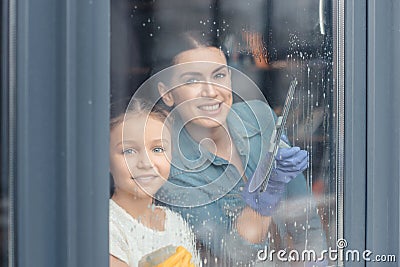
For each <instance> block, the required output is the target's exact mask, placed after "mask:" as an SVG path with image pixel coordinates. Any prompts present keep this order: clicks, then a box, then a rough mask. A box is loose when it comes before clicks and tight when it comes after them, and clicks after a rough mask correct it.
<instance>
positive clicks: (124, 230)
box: [109, 99, 200, 267]
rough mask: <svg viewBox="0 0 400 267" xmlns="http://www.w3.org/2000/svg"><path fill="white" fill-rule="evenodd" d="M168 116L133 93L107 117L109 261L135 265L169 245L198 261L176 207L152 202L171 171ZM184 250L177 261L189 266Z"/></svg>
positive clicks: (191, 237)
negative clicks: (119, 110)
mask: <svg viewBox="0 0 400 267" xmlns="http://www.w3.org/2000/svg"><path fill="white" fill-rule="evenodd" d="M166 119H167V113H166V112H165V111H164V110H162V109H159V108H157V107H153V105H151V104H149V103H147V102H145V101H143V100H137V99H133V100H132V101H131V102H130V105H129V107H128V109H127V111H126V112H125V114H124V113H121V114H119V115H117V116H116V117H114V118H112V119H111V123H110V172H111V175H112V177H113V182H114V192H113V194H112V197H111V199H110V219H109V220H110V226H109V227H110V229H109V230H110V266H111V267H117V266H125V267H127V266H130V267H133V266H138V262H139V261H140V260H141V259H142V257H143V256H144V255H146V254H149V253H151V252H153V251H155V250H158V249H160V248H163V247H165V246H168V245H173V246H176V247H178V246H182V247H184V248H185V249H186V250H187V251H189V252H190V254H191V255H192V256H193V258H192V260H191V261H192V263H194V264H195V265H196V266H200V263H199V258H198V255H197V253H196V250H195V245H194V239H193V234H192V232H191V231H190V229H189V228H188V226H187V224H186V223H185V222H184V221H183V219H182V218H181V217H180V215H178V214H177V213H174V212H172V211H171V210H169V209H168V208H165V207H159V206H155V205H154V204H153V195H154V194H155V193H156V192H157V190H158V189H159V188H160V187H161V186H162V185H163V183H164V182H165V181H166V179H168V175H169V171H170V163H169V159H170V158H171V134H170V131H169V129H168V124H167V120H166ZM187 251H186V252H187ZM188 254H189V253H183V254H182V253H181V254H180V255H183V256H182V257H181V258H180V259H179V262H180V263H183V262H185V263H186V264H184V263H183V265H180V266H190V264H189V260H188V258H190V256H188ZM174 256H175V259H176V258H177V256H176V255H174ZM184 256H186V258H185V260H183V258H184ZM174 266H175V264H174Z"/></svg>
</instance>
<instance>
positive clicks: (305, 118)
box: [111, 0, 337, 266]
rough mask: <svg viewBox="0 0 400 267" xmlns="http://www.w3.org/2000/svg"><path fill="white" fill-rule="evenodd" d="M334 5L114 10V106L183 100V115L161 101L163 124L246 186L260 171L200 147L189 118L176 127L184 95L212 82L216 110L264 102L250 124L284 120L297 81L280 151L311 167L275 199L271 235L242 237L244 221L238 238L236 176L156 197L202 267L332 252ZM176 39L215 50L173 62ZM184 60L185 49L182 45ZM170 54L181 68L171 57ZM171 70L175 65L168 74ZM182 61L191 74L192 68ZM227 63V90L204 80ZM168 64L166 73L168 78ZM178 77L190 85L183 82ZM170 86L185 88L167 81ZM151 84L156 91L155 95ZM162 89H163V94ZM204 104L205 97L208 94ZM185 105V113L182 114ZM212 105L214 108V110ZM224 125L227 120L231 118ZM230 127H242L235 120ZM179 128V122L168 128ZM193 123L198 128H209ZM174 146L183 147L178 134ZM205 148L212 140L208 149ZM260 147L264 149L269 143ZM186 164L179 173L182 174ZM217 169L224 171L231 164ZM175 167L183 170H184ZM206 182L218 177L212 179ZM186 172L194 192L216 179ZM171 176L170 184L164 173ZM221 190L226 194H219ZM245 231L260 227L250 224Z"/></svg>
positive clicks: (272, 0)
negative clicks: (182, 227) (167, 119)
mask: <svg viewBox="0 0 400 267" xmlns="http://www.w3.org/2000/svg"><path fill="white" fill-rule="evenodd" d="M333 4H335V3H333V2H332V1H330V0H325V1H317V0H306V1H291V0H257V1H219V0H217V1H185V2H182V1H111V6H112V9H111V10H112V17H111V20H112V25H111V28H112V35H111V36H112V39H111V40H112V51H111V53H112V54H111V55H112V70H111V72H112V76H111V82H112V84H111V87H112V95H111V101H112V102H116V101H118V100H119V99H121V98H125V97H128V98H130V97H132V96H134V95H135V93H136V96H139V97H141V98H143V97H147V98H148V99H150V100H152V101H154V103H155V102H162V101H160V95H159V93H161V96H165V95H166V93H167V92H168V90H172V89H173V90H175V91H178V90H180V92H181V93H180V94H176V95H175V96H177V95H179V96H181V98H180V100H182V102H181V103H179V104H181V105H175V104H176V103H175V102H176V101H175V102H174V103H171V105H169V103H168V99H165V98H163V100H164V101H163V102H164V104H166V105H167V106H168V107H169V108H171V116H176V117H177V118H179V119H183V123H182V125H181V127H180V128H179V127H178V128H179V129H180V130H182V129H185V130H187V132H186V134H189V135H188V136H186V138H188V140H191V141H193V142H194V143H195V144H198V146H197V148H200V150H198V151H197V152H198V153H200V152H201V153H200V154H201V155H206V154H207V153H211V155H213V156H214V158H212V159H211V160H210V161H213V160H214V161H215V157H216V158H217V159H218V158H221V159H222V160H223V159H225V160H227V162H228V163H231V164H232V165H233V166H234V167H236V169H237V170H241V169H242V174H243V173H244V174H245V175H244V176H245V177H246V178H251V177H252V175H253V173H254V171H255V167H256V166H257V164H255V165H254V164H247V162H246V161H244V160H243V158H242V159H240V156H239V157H236V158H235V157H234V156H233V158H229V157H224V156H221V155H224V154H223V152H221V151H218V143H217V142H216V141H215V140H213V138H210V136H208V138H206V137H207V136H206V135H204V136H203V137H202V138H200V137H199V136H196V134H194V133H200V131H197V132H196V131H190V127H191V126H190V122H191V120H192V119H191V118H185V115H188V114H189V115H190V114H191V113H190V112H191V109H190V102H191V101H192V100H191V99H194V98H195V95H193V96H190V92H194V91H195V90H198V89H197V87H196V86H198V87H199V88H200V87H202V86H203V87H204V86H206V85H205V84H208V85H209V84H212V85H214V86H215V84H217V85H218V84H219V85H220V87H222V88H224V89H221V90H220V91H221V92H223V93H222V95H223V97H221V99H218V101H220V100H221V101H222V102H223V104H224V105H226V108H227V112H229V110H231V108H232V107H233V109H234V110H235V108H236V110H237V107H238V106H239V105H242V104H241V103H250V104H249V105H250V106H251V104H252V103H253V102H251V101H254V99H261V100H262V102H263V104H262V107H261V109H262V110H263V111H262V112H264V113H263V114H257V112H260V111H255V114H256V115H254V116H258V115H259V116H264V115H265V113H268V112H271V111H273V113H272V112H271V114H272V115H271V118H272V121H273V120H274V118H276V117H279V116H280V115H282V108H283V105H284V103H285V98H286V95H287V92H288V88H289V84H290V81H291V80H293V79H294V78H296V80H297V81H298V85H297V88H296V91H295V94H294V98H293V101H292V106H291V110H290V113H289V116H288V118H287V121H286V126H285V136H286V138H287V139H286V140H285V141H286V143H287V144H288V145H289V146H297V147H300V148H301V149H302V150H306V151H308V153H309V164H308V168H307V169H305V170H304V171H303V172H302V174H300V175H299V176H297V177H296V178H295V179H293V180H292V181H290V182H289V184H288V186H287V188H286V192H285V195H284V198H283V200H282V201H281V202H279V205H278V206H277V208H276V209H275V210H274V211H273V213H272V214H271V215H269V216H267V217H269V218H272V220H271V221H270V222H269V223H267V224H266V225H268V227H267V229H266V230H265V233H264V236H263V237H262V238H261V239H260V240H253V239H252V238H249V237H247V238H246V236H243V235H241V232H243V231H244V232H247V233H249V232H254V229H250V227H251V226H250V225H251V223H248V226H247V227H249V229H246V230H243V229H242V228H240V227H238V225H240V224H241V221H240V220H241V217H240V215H241V214H242V213H244V212H246V210H245V207H246V201H244V197H243V194H242V193H241V192H242V190H243V187H244V190H246V182H245V179H242V178H243V175H240V174H238V175H237V176H235V175H233V176H235V177H234V178H233V181H235V183H234V184H232V186H228V185H229V183H222V184H220V185H218V184H215V186H216V187H215V188H214V189H215V191H213V190H208V189H207V190H203V191H202V193H204V192H206V194H201V193H196V192H194V191H193V193H190V194H189V193H187V192H192V191H190V190H188V191H187V192H186V193H185V192H181V195H180V197H178V196H175V198H174V193H175V194H176V195H178V193H177V192H180V191H179V190H169V191H168V190H167V189H168V188H166V189H165V188H164V189H165V190H164V191H163V190H161V191H160V193H159V196H160V199H159V200H160V202H163V203H164V204H165V203H166V204H167V205H168V204H169V205H171V206H172V208H173V209H175V210H176V211H178V212H179V213H180V214H181V215H182V216H183V218H184V219H186V220H187V221H188V223H189V224H190V225H191V226H192V229H193V231H194V232H195V233H196V234H197V241H198V242H197V243H198V248H199V249H200V253H201V257H202V259H203V264H204V265H205V266H232V265H234V264H239V265H243V266H246V265H250V266H251V265H257V264H258V265H260V266H273V265H272V263H271V262H270V261H269V259H267V260H265V259H264V260H265V261H263V260H262V259H258V258H260V257H259V256H260V255H257V252H259V251H262V250H265V248H268V250H269V251H271V250H275V251H278V250H280V249H287V250H288V251H290V250H291V249H292V250H297V251H298V252H299V253H300V254H301V252H302V251H303V250H306V249H314V250H315V252H316V253H317V257H319V256H320V255H319V253H320V251H321V250H323V249H327V248H328V247H332V248H333V249H335V248H336V244H335V241H336V235H337V233H336V229H337V221H336V220H337V214H336V199H335V194H336V190H337V188H336V180H335V179H336V177H335V173H336V169H335V168H336V162H335V160H334V159H335V151H336V147H335V146H336V140H335V137H336V130H337V129H335V123H334V119H335V114H336V110H335V107H336V105H335V103H333V100H334V95H335V94H336V90H337V89H336V88H334V85H333V73H334V69H333V54H334V51H333V25H332V7H333ZM185 32H196V33H198V34H200V38H203V39H204V40H208V41H209V45H207V46H208V47H211V46H212V47H214V48H215V50H212V51H211V53H216V57H215V58H211V57H210V56H209V55H210V53H207V54H202V53H203V52H204V51H200V50H196V53H194V54H189V55H188V54H186V55H184V56H182V54H180V53H182V51H185V49H182V42H181V39H179V38H180V37H179V36H182V33H185ZM191 49H193V47H191ZM186 50H190V47H189V48H187V49H186ZM209 50H210V49H209ZM217 53H220V55H218V54H217ZM178 54H180V58H175V57H174V56H176V55H178ZM221 55H222V56H221ZM185 56H186V57H185ZM194 61H212V62H214V64H211V65H210V64H209V65H208V66H205V65H204V63H202V64H199V63H196V64H194ZM177 63H183V65H181V66H180V67H177V65H176V64H177ZM191 63H193V64H192V65H190V64H191ZM185 64H186V65H185ZM215 64H217V65H215ZM218 64H219V65H218ZM225 64H227V65H228V66H229V72H228V73H229V74H228V75H230V79H229V84H227V83H225V82H224V81H222V80H217V78H223V77H222V76H221V77H217V78H215V77H216V76H212V74H213V70H215V69H218V67H219V66H223V65H225ZM171 66H175V67H173V68H170V69H167V70H165V68H166V67H171ZM159 71H161V72H159ZM185 72H187V73H189V75H187V74H185V75H186V76H184V75H183V73H185ZM177 73H179V74H180V75H177ZM175 77H179V78H181V79H183V80H173V79H174V78H175ZM213 79H215V80H213ZM171 80H173V81H174V82H175V83H172V82H171ZM160 83H161V84H162V86H164V87H162V86H161V89H160ZM180 87H183V88H180ZM211 87H212V86H211ZM211 87H210V88H211ZM139 88H140V89H139ZM163 88H164V89H165V91H162V89H163ZM182 89H183V90H182ZM228 89H229V90H228ZM173 90H172V91H173ZM199 90H200V89H199ZM210 90H212V89H210ZM230 90H232V92H231V91H230ZM172 91H171V92H172ZM226 91H229V94H231V96H232V102H229V101H230V100H227V99H228V98H229V94H226ZM163 93H164V95H163ZM224 93H225V94H226V95H224ZM182 96H187V98H183V97H182ZM189 96H190V97H189ZM206 97H208V98H209V99H213V96H210V95H206ZM175 100H176V97H175ZM184 100H186V101H189V102H185V101H184ZM214 100H215V99H214ZM187 103H189V104H188V106H187V107H185V104H187ZM193 105H194V104H193V103H192V106H193ZM243 105H245V104H243ZM200 106H201V105H200ZM209 106H210V107H209V108H210V109H211V108H212V105H211V104H210V105H209ZM175 107H176V109H174V108H175ZM207 108H208V107H207ZM207 108H205V109H207ZM240 112H241V111H239V113H240ZM176 114H177V115H176ZM194 115H199V116H202V114H193V116H194ZM203 115H204V114H203ZM226 117H227V118H228V119H229V116H228V115H226ZM238 117H239V118H240V119H241V120H243V116H241V115H238ZM250 117H251V116H250ZM176 121H178V120H176V119H175V122H176ZM199 121H200V122H199V124H201V123H204V125H205V124H206V123H209V122H201V120H199ZM213 123H216V125H219V124H220V125H228V126H227V127H226V129H227V130H226V133H227V135H228V136H229V134H230V133H231V128H229V123H225V117H224V119H223V120H220V118H216V119H215V121H214V122H213ZM218 123H219V124H218ZM263 123H266V124H268V121H265V120H264V121H263V120H261V121H259V124H260V125H259V126H260V128H263V127H266V125H263ZM204 125H203V126H204ZM272 125H273V124H272ZM210 127H211V126H210ZM239 128H240V127H239ZM192 129H194V128H193V127H192ZM227 138H230V137H227ZM174 140H176V142H177V143H179V142H181V139H180V137H179V136H178V135H176V139H174ZM207 140H211V141H214V142H211V145H210V144H207ZM249 140H251V138H249ZM264 141H265V142H267V143H268V142H269V138H266V140H263V142H264ZM249 142H250V143H251V142H252V141H249ZM259 142H260V144H261V141H259ZM231 144H233V147H235V148H236V149H240V148H241V147H240V146H239V145H238V143H235V141H232V142H231ZM266 147H267V145H265V147H261V145H260V147H259V148H258V149H259V151H258V153H257V162H260V159H259V158H260V157H262V156H261V154H262V151H263V149H265V148H266ZM174 148H175V147H174ZM181 148H182V147H181ZM201 149H204V151H202V150H201ZM252 149H253V150H254V147H251V146H250V148H249V149H248V150H246V149H244V150H246V151H247V152H246V153H247V154H246V153H244V154H243V157H244V158H246V159H247V160H250V161H251V160H252V159H251V155H252V153H254V152H252V151H251V150H252ZM232 151H234V150H231V151H230V152H231V153H230V154H229V153H228V154H229V155H230V156H232V155H235V153H234V152H232ZM184 152H185V153H186V154H185V157H184V158H185V159H187V158H189V159H192V160H193V157H194V155H195V154H193V153H195V152H193V153H192V152H190V153H189V152H188V151H184ZM203 152H204V153H203ZM174 153H175V151H174ZM232 153H233V154H232ZM183 154H184V153H183ZM239 154H240V153H238V155H239ZM180 156H182V155H180V154H177V155H176V157H175V158H174V157H173V158H172V160H171V161H172V164H175V163H176V162H177V161H178V160H177V157H180ZM191 157H192V158H191ZM249 158H250V159H249ZM201 163H202V164H203V163H204V162H203V161H202V162H201ZM184 165H185V166H186V167H187V165H190V164H184ZM193 166H194V164H193ZM193 166H192V167H193ZM196 166H197V165H196ZM226 166H228V167H226ZM226 166H225V167H224V168H229V166H231V165H229V164H228V165H226ZM179 167H180V169H181V170H182V168H183V167H182V166H179ZM197 167H198V166H197ZM172 169H173V167H172ZM204 170H205V169H204ZM186 171H188V170H183V171H182V173H185V172H186ZM190 171H193V169H191V170H190ZM215 172H218V171H217V169H215ZM188 173H189V172H187V173H186V174H187V180H186V182H187V184H186V185H187V186H188V187H196V186H199V184H190V182H189V180H190V179H191V177H197V180H198V181H201V182H200V184H201V183H204V184H212V182H213V181H214V179H215V177H217V176H213V175H214V174H210V173H200V172H199V173H197V174H196V175H197V176H196V175H194V176H193V173H192V174H190V175H189V174H188ZM239 173H240V171H239ZM191 175H192V176H191ZM215 175H217V174H215ZM183 176H185V175H183ZM218 177H219V176H218ZM171 178H174V177H173V175H171ZM171 178H170V179H171ZM236 178H237V179H236ZM171 181H172V182H171V183H170V184H173V183H174V182H175V183H176V184H180V183H183V182H184V179H183V178H182V179H181V180H180V181H176V180H174V179H171ZM225 182H227V181H225ZM167 184H168V183H167ZM180 185H181V184H180ZM218 186H221V188H222V191H218V190H217V189H218ZM224 186H225V187H224ZM166 192H167V193H166ZM221 192H223V194H222V195H218V194H220V193H221ZM162 194H164V197H165V198H164V199H163V198H162V196H163V195H162ZM185 194H186V195H185ZM184 196H186V197H184ZM202 197H204V198H207V200H208V201H205V200H204V199H202ZM185 198H186V199H188V200H187V201H189V202H190V201H193V202H192V203H191V204H192V205H191V204H190V203H189V204H188V203H187V202H185V204H181V205H177V202H179V201H183V199H185ZM171 199H172V200H171ZM177 200H179V201H177ZM203 200H204V201H205V202H204V201H203ZM211 200H212V201H211ZM185 201H186V200H185ZM182 203H183V202H182ZM161 204H162V203H161ZM252 210H256V209H252ZM264 217H265V216H264ZM257 220H262V216H261V217H259V218H255V219H254V222H255V221H257ZM253 225H255V226H254V227H255V228H257V225H256V224H253ZM260 227H261V226H260ZM256 239H257V238H256ZM253 241H254V242H253ZM166 245H168V244H166ZM261 258H262V257H261ZM274 260H275V261H274V262H275V263H278V264H279V266H285V264H286V265H287V266H290V264H291V265H292V266H303V263H301V262H297V263H290V264H289V263H287V262H285V263H284V262H282V261H278V260H277V259H276V257H274ZM325 264H326V262H325Z"/></svg>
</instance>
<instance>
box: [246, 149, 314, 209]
mask: <svg viewBox="0 0 400 267" xmlns="http://www.w3.org/2000/svg"><path fill="white" fill-rule="evenodd" d="M267 157H268V155H267ZM275 159H276V166H275V168H274V169H273V170H272V172H271V176H270V178H269V181H268V185H267V189H266V190H265V191H264V192H260V188H259V189H258V190H256V191H254V192H252V193H250V192H249V188H248V187H249V184H250V181H251V179H254V177H256V176H260V175H261V176H265V173H266V170H265V168H266V166H265V164H259V166H257V168H256V170H255V172H254V174H253V176H252V178H251V179H250V180H249V181H248V182H247V184H246V186H245V188H244V190H243V192H242V196H243V198H244V200H245V201H246V203H247V205H249V206H250V207H251V208H252V209H253V210H255V211H257V212H258V213H259V214H261V215H263V216H271V215H272V214H273V213H274V211H275V210H276V207H277V206H278V204H279V202H280V200H281V198H282V196H283V194H284V193H285V189H286V184H287V183H289V182H290V181H291V180H292V179H293V178H295V177H296V176H297V175H298V174H300V173H301V172H302V171H304V170H305V169H307V166H308V152H307V151H305V150H301V149H300V148H299V147H291V148H279V150H278V153H277V155H276V157H275ZM258 178H263V177H257V179H258Z"/></svg>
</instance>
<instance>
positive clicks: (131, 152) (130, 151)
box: [122, 148, 136, 155]
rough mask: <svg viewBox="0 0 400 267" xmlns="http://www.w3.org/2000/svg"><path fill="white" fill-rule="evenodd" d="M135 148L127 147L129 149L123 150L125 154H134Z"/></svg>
mask: <svg viewBox="0 0 400 267" xmlns="http://www.w3.org/2000/svg"><path fill="white" fill-rule="evenodd" d="M135 152H136V151H135V150H134V149H132V148H127V149H124V150H123V151H122V153H123V154H124V155H132V154H135Z"/></svg>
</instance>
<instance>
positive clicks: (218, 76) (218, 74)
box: [214, 73, 226, 79]
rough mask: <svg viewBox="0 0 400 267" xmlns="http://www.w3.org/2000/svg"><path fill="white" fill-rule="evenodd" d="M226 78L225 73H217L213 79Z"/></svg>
mask: <svg viewBox="0 0 400 267" xmlns="http://www.w3.org/2000/svg"><path fill="white" fill-rule="evenodd" d="M225 77H226V74H225V73H217V74H215V75H214V79H223V78H225Z"/></svg>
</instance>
